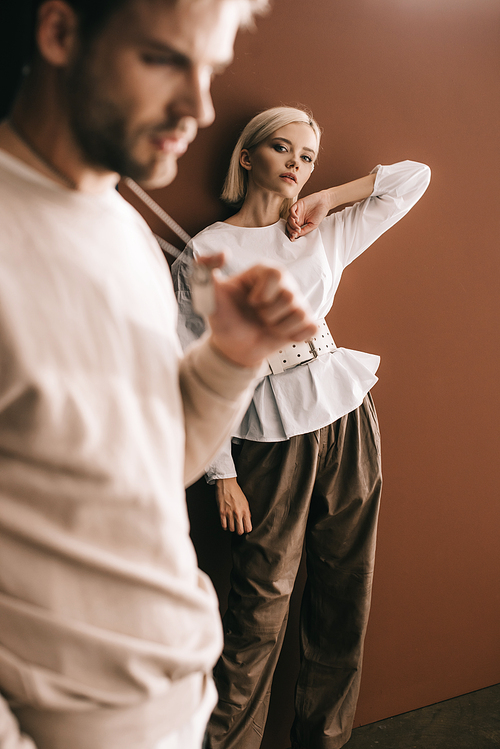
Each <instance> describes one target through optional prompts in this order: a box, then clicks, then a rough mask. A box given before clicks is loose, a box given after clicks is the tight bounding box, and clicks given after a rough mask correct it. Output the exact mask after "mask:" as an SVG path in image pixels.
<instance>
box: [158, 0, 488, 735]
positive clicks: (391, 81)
mask: <svg viewBox="0 0 500 749" xmlns="http://www.w3.org/2000/svg"><path fill="white" fill-rule="evenodd" d="M258 29H259V30H258V33H257V34H245V35H242V36H241V37H240V39H239V41H238V44H237V49H236V61H235V64H234V65H233V66H232V68H231V69H230V70H229V71H228V72H227V73H226V74H225V75H224V76H223V77H222V78H221V79H220V80H218V81H217V82H216V84H215V87H214V99H215V104H216V107H217V111H218V120H217V122H216V124H215V125H214V126H213V127H212V128H210V129H209V130H208V131H206V132H203V133H201V134H200V136H199V138H198V140H197V141H196V143H195V144H194V145H193V146H192V148H191V150H190V152H189V153H188V154H187V155H186V156H185V157H184V158H183V160H182V162H181V167H180V175H179V178H178V180H177V182H176V183H175V185H173V186H172V187H170V188H167V189H165V190H163V191H160V192H157V193H156V197H157V198H158V199H159V201H160V202H161V203H162V204H163V205H164V206H165V207H166V208H167V209H168V210H169V211H170V212H171V213H172V214H173V216H174V217H175V218H176V219H177V220H178V221H180V223H181V224H182V225H183V226H184V227H185V228H186V229H187V230H188V231H190V232H191V233H193V232H195V231H198V230H199V229H201V228H202V227H204V226H205V225H206V224H208V223H210V222H211V221H213V220H215V219H218V218H220V217H222V216H224V215H225V214H224V209H223V208H222V206H221V205H220V204H219V203H218V201H217V193H218V190H219V189H220V185H221V181H222V177H223V174H224V171H225V168H226V165H227V161H228V157H229V153H230V150H231V148H232V145H233V144H234V142H235V140H236V137H237V134H238V129H239V128H240V127H241V126H242V125H243V124H244V123H245V122H246V121H247V119H248V118H249V117H250V116H252V115H253V114H254V113H255V112H256V111H258V110H259V109H262V108H265V107H268V106H274V105H276V104H280V103H285V104H295V103H297V102H301V103H303V104H306V105H308V106H309V107H311V109H312V110H313V112H314V114H315V116H316V118H317V119H318V120H319V122H320V123H321V124H322V125H323V127H324V130H325V133H324V139H323V153H322V154H321V158H320V164H319V166H318V168H317V169H316V171H315V172H314V175H313V177H312V179H311V182H310V183H309V186H308V187H310V189H311V190H315V189H320V188H322V187H328V186H330V185H332V184H335V183H339V182H342V181H345V180H348V179H353V178H356V177H358V176H361V175H363V174H366V173H367V172H368V171H369V170H370V169H371V168H372V167H373V166H375V165H376V164H378V163H391V162H393V161H397V160H400V159H405V158H409V159H415V160H421V161H425V162H426V163H428V164H429V165H430V166H431V168H432V170H433V179H432V182H431V186H430V188H429V190H428V192H427V194H426V195H425V196H424V198H423V199H422V200H421V202H420V203H419V204H418V205H417V207H416V208H415V209H414V210H413V211H412V212H411V214H410V215H409V216H408V217H407V218H405V219H404V220H403V221H402V222H401V223H400V224H399V225H398V226H397V227H395V228H394V229H392V230H391V231H390V232H389V233H388V234H387V235H385V236H384V237H383V238H382V239H381V240H380V241H379V242H377V244H376V245H375V246H374V247H373V248H371V249H370V250H369V251H368V252H366V253H365V255H364V256H363V257H362V258H360V259H359V260H357V261H356V262H355V263H354V264H353V265H352V266H351V267H350V268H348V269H347V271H346V273H345V276H344V279H343V281H342V284H341V287H340V291H339V293H338V297H337V300H336V302H335V306H334V310H333V312H332V313H331V315H330V323H331V327H332V331H333V334H334V337H335V338H336V340H337V341H338V342H339V343H340V344H341V345H344V346H347V347H350V348H358V349H361V350H366V351H370V352H376V353H379V354H381V356H382V364H381V367H380V372H379V375H380V383H379V384H377V386H376V387H375V388H374V393H373V394H374V398H375V401H376V404H377V407H378V411H379V416H380V422H381V428H382V439H383V455H384V474H385V488H384V494H383V510H382V515H381V524H380V534H379V549H378V563H377V569H376V583H375V589H374V601H373V613H372V617H371V622H370V627H369V633H368V638H367V644H366V660H365V669H364V680H363V686H362V691H361V697H360V702H359V708H358V713H357V720H356V723H357V724H362V723H367V722H371V721H373V720H376V719H380V718H384V717H387V716H390V715H394V714H396V713H399V712H403V711H406V710H410V709H413V708H416V707H419V706H422V705H425V704H430V703H432V702H436V701H439V700H442V699H446V698H449V697H452V696H455V695H457V694H461V693H465V692H467V691H471V690H474V689H478V688H481V687H484V686H487V685H490V684H493V683H496V682H498V681H500V637H499V634H498V633H499V621H500V592H499V576H500V575H499V548H500V541H499V527H500V503H499V494H500V491H499V478H498V468H499V462H500V455H499V446H500V440H499V423H500V398H499V388H498V378H499V375H500V367H499V364H500V354H499V343H498V342H499V311H500V310H499V301H498V300H499V284H500V252H499V244H500V242H499V239H500V209H499V206H498V203H499V187H498V184H499V175H500V163H499V162H500V143H499V140H500V138H499V132H500V127H499V123H500V3H498V0H491V1H489V0H453V1H452V0H308V2H304V0H276V2H275V3H274V10H273V12H272V14H271V15H270V16H269V17H268V18H266V19H262V20H260V21H259V23H258ZM164 235H165V236H166V237H168V232H165V233H164ZM190 509H191V512H192V516H193V535H194V537H195V540H196V541H197V543H198V546H199V549H200V561H201V563H202V565H204V566H205V567H206V568H208V569H209V570H210V571H211V572H212V573H213V574H214V576H215V578H216V581H217V582H218V585H219V588H220V590H221V591H222V595H223V596H224V595H225V591H227V574H228V559H227V555H228V539H227V538H226V537H225V536H224V534H223V533H222V532H221V531H219V530H218V527H217V518H216V516H215V513H214V510H213V505H212V503H211V497H210V494H209V491H208V490H207V489H206V488H205V487H204V485H203V484H199V485H198V486H196V487H195V488H194V489H193V490H191V492H190ZM296 617H297V604H296V603H295V604H294V607H293V609H292V618H291V628H290V629H291V631H289V637H288V640H287V643H286V646H285V656H286V657H285V659H284V662H283V663H282V664H281V666H280V670H279V672H278V674H277V678H276V690H275V696H274V700H273V707H272V711H271V717H270V721H269V726H268V732H267V735H266V739H265V743H264V747H267V749H275V747H276V746H278V745H279V744H282V745H283V746H286V736H287V733H288V728H289V722H290V719H291V698H292V691H293V684H292V682H293V674H294V670H295V666H296V659H297V645H296V631H295V630H296Z"/></svg>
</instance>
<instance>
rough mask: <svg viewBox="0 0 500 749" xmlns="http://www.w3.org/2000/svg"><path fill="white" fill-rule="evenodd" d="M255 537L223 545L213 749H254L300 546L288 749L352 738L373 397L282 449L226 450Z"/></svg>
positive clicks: (367, 545)
mask: <svg viewBox="0 0 500 749" xmlns="http://www.w3.org/2000/svg"><path fill="white" fill-rule="evenodd" d="M235 448H236V449H235V462H236V468H237V473H238V482H239V484H240V486H241V488H242V490H243V492H244V493H245V495H246V496H247V498H248V501H249V503H250V509H251V513H252V525H253V530H252V531H251V533H247V534H245V535H243V536H236V535H235V536H234V538H233V546H232V553H233V570H232V573H231V591H230V594H229V600H228V609H227V612H226V614H225V616H224V637H225V644H224V652H223V654H222V656H221V658H220V660H219V662H218V664H217V666H216V669H215V672H214V676H215V681H216V686H217V689H218V691H219V701H218V704H217V707H216V708H215V711H214V712H213V714H212V717H211V719H210V722H209V725H208V729H207V732H208V744H209V746H210V748H211V749H258V747H260V743H261V739H262V734H263V731H264V726H265V722H266V718H267V712H268V707H269V697H270V692H271V683H272V678H273V674H274V670H275V667H276V663H277V660H278V656H279V653H280V650H281V646H282V642H283V638H284V633H285V629H286V624H287V617H288V607H289V600H290V595H291V593H292V589H293V586H294V582H295V578H296V575H297V571H298V567H299V563H300V559H301V555H302V550H303V548H304V545H305V552H306V562H307V582H306V586H305V590H304V594H303V599H302V606H301V615H300V670H299V675H298V680H297V685H296V692H295V720H294V724H293V726H292V730H291V741H292V746H293V748H294V749H338V748H339V747H341V746H343V745H344V744H345V743H346V742H347V741H348V739H349V737H350V735H351V729H352V722H353V718H354V711H355V708H356V702H357V697H358V692H359V681H360V674H361V660H362V651H363V641H364V636H365V631H366V625H367V621H368V613H369V608H370V598H371V589H372V578H373V565H374V554H375V536H376V525H377V517H378V508H379V501H380V493H381V485H382V477H381V466H380V435H379V429H378V423H377V417H376V413H375V409H374V406H373V401H372V399H371V396H370V394H368V395H367V396H366V397H365V399H364V401H363V403H362V405H361V406H360V407H359V408H358V409H356V410H355V411H352V412H351V413H349V414H347V415H346V416H343V417H342V418H341V419H339V420H338V421H336V422H335V423H333V424H331V425H330V426H327V427H324V428H323V429H319V430H317V431H315V432H311V433H309V434H304V435H300V436H297V437H292V438H291V439H290V440H287V441H285V442H273V443H269V442H268V443H265V442H251V441H247V440H246V441H244V442H243V443H242V444H241V445H236V446H235Z"/></svg>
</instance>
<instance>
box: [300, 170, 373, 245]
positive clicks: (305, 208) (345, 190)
mask: <svg viewBox="0 0 500 749" xmlns="http://www.w3.org/2000/svg"><path fill="white" fill-rule="evenodd" d="M374 185H375V174H368V175H367V176H366V177H361V178H360V179H355V180H353V181H352V182H346V183H345V184H344V185H337V186H336V187H330V188H328V189H327V190H320V191H319V192H314V193H312V194H311V195H307V196H306V197H305V198H300V200H298V201H297V202H296V203H294V205H293V206H292V207H291V209H290V214H289V216H288V221H287V234H288V236H289V238H290V239H291V240H292V242H293V241H294V240H295V239H298V238H299V237H303V236H304V235H305V234H309V232H310V231H313V229H316V228H317V227H318V226H319V225H320V223H321V222H322V221H323V219H324V218H325V217H326V216H327V215H328V214H329V213H330V211H332V210H333V209H334V208H337V207H338V206H339V205H346V203H356V202H358V201H359V200H364V199H365V198H369V197H370V195H371V194H372V192H373V187H374Z"/></svg>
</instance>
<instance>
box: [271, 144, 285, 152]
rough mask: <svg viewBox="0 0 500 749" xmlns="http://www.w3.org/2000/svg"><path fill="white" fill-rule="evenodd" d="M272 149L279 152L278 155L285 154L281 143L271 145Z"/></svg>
mask: <svg viewBox="0 0 500 749" xmlns="http://www.w3.org/2000/svg"><path fill="white" fill-rule="evenodd" d="M273 148H274V150H275V151H279V153H285V152H286V146H284V145H282V144H281V143H275V144H274V145H273Z"/></svg>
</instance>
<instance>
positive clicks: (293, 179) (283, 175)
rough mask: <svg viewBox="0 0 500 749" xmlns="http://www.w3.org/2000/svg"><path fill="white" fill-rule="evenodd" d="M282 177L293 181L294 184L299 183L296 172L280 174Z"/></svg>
mask: <svg viewBox="0 0 500 749" xmlns="http://www.w3.org/2000/svg"><path fill="white" fill-rule="evenodd" d="M280 177H281V179H286V180H288V181H289V182H293V184H294V185H296V184H297V178H296V177H295V175H294V174H289V173H288V172H287V173H286V174H280Z"/></svg>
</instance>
